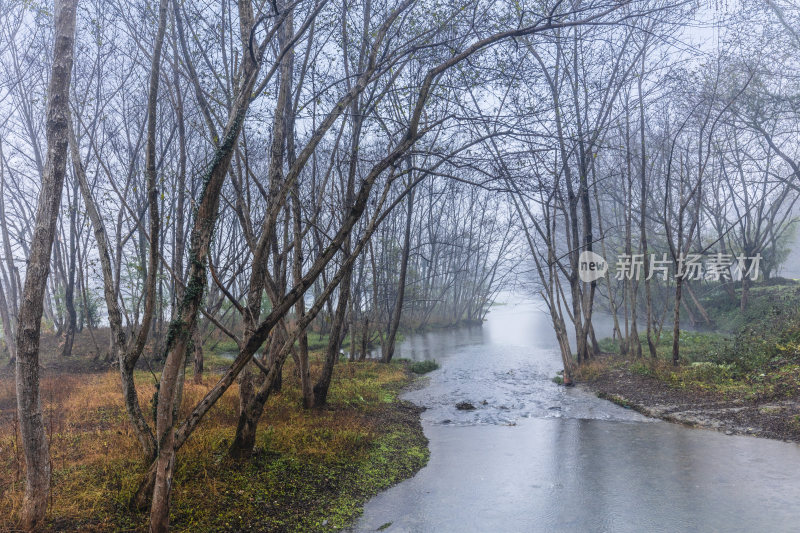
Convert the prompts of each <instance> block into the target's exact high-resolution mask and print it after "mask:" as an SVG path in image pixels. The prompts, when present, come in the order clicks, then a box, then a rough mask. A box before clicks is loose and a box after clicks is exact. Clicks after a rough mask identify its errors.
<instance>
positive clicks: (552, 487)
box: [355, 302, 800, 532]
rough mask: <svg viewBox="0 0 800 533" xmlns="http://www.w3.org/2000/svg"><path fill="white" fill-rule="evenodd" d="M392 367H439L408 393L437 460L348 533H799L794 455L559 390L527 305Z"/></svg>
mask: <svg viewBox="0 0 800 533" xmlns="http://www.w3.org/2000/svg"><path fill="white" fill-rule="evenodd" d="M607 327H608V325H607V324H605V325H604V324H602V323H600V324H599V325H598V329H599V330H600V332H602V330H603V329H604V328H607ZM397 357H407V358H410V359H414V360H423V359H435V360H436V361H438V362H439V364H440V365H441V368H440V369H439V370H437V371H435V372H433V373H431V374H429V375H428V376H429V377H428V378H427V380H428V381H427V383H426V384H425V385H424V386H422V387H421V388H418V389H416V390H413V391H410V392H408V393H406V395H405V398H406V399H408V400H411V401H413V402H414V403H416V404H418V405H422V406H424V407H426V408H427V410H426V411H425V412H424V413H423V414H422V420H423V427H424V429H425V434H426V435H427V437H428V439H429V440H430V449H431V459H430V462H429V464H428V465H427V466H426V467H425V468H423V469H422V470H421V471H420V472H419V473H418V474H417V475H416V476H415V477H414V478H412V479H409V480H406V481H404V482H402V483H400V484H399V485H397V486H395V487H393V488H391V489H389V490H388V491H385V492H384V493H382V494H380V495H378V496H376V497H375V498H373V499H372V500H371V501H370V502H368V504H367V505H366V506H365V510H364V515H363V517H362V518H361V520H360V521H359V522H358V524H357V525H356V527H355V530H356V531H374V530H376V529H378V528H379V527H381V526H386V524H390V525H389V526H388V527H386V528H385V530H386V531H425V532H427V531H459V532H460V531H481V532H492V531H575V532H583V531H631V532H654V531H665V532H666V531H669V532H672V531H687V532H688V531H758V530H764V531H800V478H798V476H797V471H798V468H799V467H800V447H798V446H797V445H794V444H786V443H782V442H775V441H768V440H764V439H757V438H753V437H734V436H725V435H723V434H720V433H716V432H712V431H706V430H693V429H688V428H684V427H681V426H677V425H674V424H669V423H665V422H659V421H654V420H652V419H648V418H645V417H643V416H641V415H639V414H637V413H635V412H633V411H630V410H628V409H623V408H621V407H618V406H616V405H614V404H611V403H610V402H606V401H603V400H600V399H598V398H596V397H595V396H594V395H592V394H591V393H588V392H586V391H584V390H581V389H580V388H573V389H565V388H563V387H559V386H557V385H555V384H554V383H553V382H552V381H551V379H552V377H553V376H554V375H555V373H556V371H557V370H559V368H560V357H559V355H558V352H557V346H556V342H555V337H554V335H553V333H552V328H551V325H550V322H549V318H548V317H547V314H546V313H545V312H544V311H543V310H542V309H541V308H540V307H539V306H537V305H536V304H535V303H530V302H525V303H516V304H508V305H503V306H497V307H495V308H493V310H492V312H491V313H490V314H489V319H488V321H487V322H486V323H485V324H484V325H483V326H482V327H481V326H477V327H471V328H463V329H458V330H447V331H438V332H430V333H426V334H424V335H417V336H412V337H409V338H408V339H407V340H406V341H404V342H403V343H402V344H401V345H400V346H399V347H398V353H397ZM460 401H468V402H470V403H472V404H473V405H474V406H475V407H476V409H475V410H474V411H459V410H457V409H456V408H455V404H456V403H458V402H460Z"/></svg>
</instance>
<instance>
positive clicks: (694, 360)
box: [587, 279, 800, 399]
mask: <svg viewBox="0 0 800 533" xmlns="http://www.w3.org/2000/svg"><path fill="white" fill-rule="evenodd" d="M701 301H702V303H703V305H704V306H705V308H706V310H707V311H708V312H709V314H710V315H711V317H712V319H713V320H714V322H715V324H716V326H717V328H718V331H717V332H702V333H701V332H690V331H682V332H681V335H680V341H679V342H680V365H679V366H678V367H673V366H672V365H671V364H669V363H670V361H671V355H672V335H671V332H669V333H666V334H664V335H662V336H661V338H660V339H659V341H658V342H657V346H656V348H657V353H658V358H657V360H656V361H652V360H651V359H650V358H649V357H648V350H647V344H646V339H645V338H644V336H643V335H642V337H641V338H642V349H643V354H644V355H645V357H643V358H641V359H635V358H630V357H629V358H627V359H624V360H616V361H615V362H613V363H612V364H614V365H622V366H624V367H625V368H626V369H627V370H628V371H630V372H633V373H637V374H641V375H647V376H650V377H654V378H656V379H659V380H661V381H664V382H666V383H667V384H669V385H670V386H673V387H675V388H691V389H694V390H704V391H710V392H714V393H717V394H720V395H722V396H724V397H726V398H744V399H782V398H790V397H796V396H800V284H798V283H797V282H794V281H791V280H781V279H778V280H771V281H768V282H763V283H761V284H757V285H755V286H753V287H752V288H751V291H750V297H749V304H748V307H747V309H746V310H745V311H744V312H742V311H741V310H740V307H739V301H738V299H736V300H734V299H732V298H731V297H730V296H729V295H728V294H727V292H725V291H724V288H722V287H720V286H717V287H713V286H712V287H711V289H710V290H709V291H708V292H707V293H706V294H704V295H703V296H702V299H701ZM600 345H601V349H602V350H603V351H605V352H616V353H619V343H618V342H616V341H612V340H610V339H604V340H602V341H601V342H600ZM591 372H593V370H591V369H589V370H587V373H591Z"/></svg>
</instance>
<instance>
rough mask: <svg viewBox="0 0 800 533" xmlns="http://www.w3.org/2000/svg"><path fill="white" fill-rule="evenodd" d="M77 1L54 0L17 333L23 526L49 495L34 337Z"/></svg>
mask: <svg viewBox="0 0 800 533" xmlns="http://www.w3.org/2000/svg"><path fill="white" fill-rule="evenodd" d="M76 9H77V0H56V3H55V35H54V45H53V65H52V72H51V76H50V84H49V87H48V91H47V94H48V96H47V123H46V126H45V127H46V136H47V158H46V162H45V167H44V173H43V174H42V186H41V189H40V192H39V201H38V205H37V209H36V220H35V225H34V230H33V239H32V242H31V248H30V255H29V256H28V266H27V270H26V273H25V285H24V288H23V291H22V302H21V305H20V311H19V329H18V334H17V363H16V370H17V375H16V386H17V411H18V416H19V426H20V433H21V435H22V446H23V449H24V452H25V465H26V477H25V497H24V500H23V502H22V510H21V512H20V518H21V526H22V528H23V529H25V530H30V531H32V530H35V529H39V528H41V527H42V526H43V524H44V518H45V512H46V510H47V500H48V497H49V494H50V457H49V450H48V444H47V435H46V433H45V427H44V421H43V419H42V405H41V398H40V396H39V336H40V330H41V323H42V313H43V303H44V293H45V290H46V287H47V276H48V274H49V270H50V256H51V252H52V247H53V238H54V236H55V230H56V220H57V218H58V212H59V208H60V206H61V193H62V189H63V185H64V175H65V174H66V166H67V130H68V125H69V87H70V77H71V74H72V59H73V48H74V42H75V16H76V15H75V14H76Z"/></svg>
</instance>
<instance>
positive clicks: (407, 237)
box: [351, 180, 414, 363]
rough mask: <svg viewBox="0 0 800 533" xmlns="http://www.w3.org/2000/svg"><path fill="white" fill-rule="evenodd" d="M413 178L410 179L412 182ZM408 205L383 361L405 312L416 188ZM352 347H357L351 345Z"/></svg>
mask: <svg viewBox="0 0 800 533" xmlns="http://www.w3.org/2000/svg"><path fill="white" fill-rule="evenodd" d="M410 181H411V180H409V182H410ZM407 201H408V207H407V210H406V227H405V233H404V235H403V256H402V258H401V259H400V279H399V280H398V282H397V299H396V300H395V303H394V311H393V312H392V321H391V324H390V325H389V335H388V337H387V339H386V351H385V352H384V354H383V362H384V363H388V362H390V361H391V360H392V356H394V346H395V340H396V339H397V330H398V328H399V327H400V315H401V314H402V312H403V300H404V298H405V294H406V275H407V274H408V256H409V255H410V252H411V218H412V216H413V213H414V189H411V190H410V191H409V192H408V200H407ZM351 349H353V350H354V349H355V348H354V347H351Z"/></svg>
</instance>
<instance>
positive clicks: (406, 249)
mask: <svg viewBox="0 0 800 533" xmlns="http://www.w3.org/2000/svg"><path fill="white" fill-rule="evenodd" d="M410 182H411V180H409V183H410ZM407 202H408V207H407V210H406V228H405V233H404V235H403V256H402V257H401V259H400V279H399V280H398V282H397V300H396V301H395V304H394V311H393V312H392V322H391V324H390V326H389V336H388V338H387V339H386V351H385V352H384V354H383V362H384V363H388V362H390V361H391V360H392V356H394V345H395V339H396V338H397V329H398V328H399V327H400V315H401V314H402V312H403V299H404V298H405V293H406V274H407V273H408V256H409V254H410V252H411V217H412V215H413V213H414V189H411V190H410V191H408V200H407Z"/></svg>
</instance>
